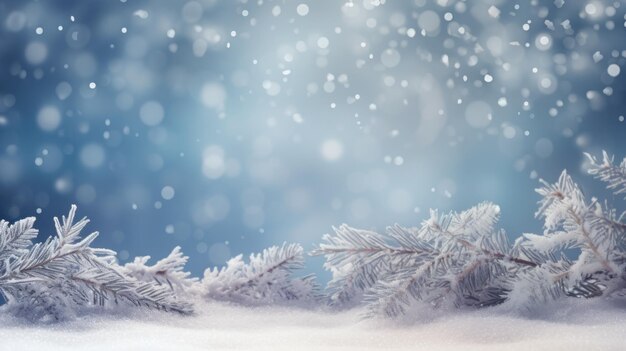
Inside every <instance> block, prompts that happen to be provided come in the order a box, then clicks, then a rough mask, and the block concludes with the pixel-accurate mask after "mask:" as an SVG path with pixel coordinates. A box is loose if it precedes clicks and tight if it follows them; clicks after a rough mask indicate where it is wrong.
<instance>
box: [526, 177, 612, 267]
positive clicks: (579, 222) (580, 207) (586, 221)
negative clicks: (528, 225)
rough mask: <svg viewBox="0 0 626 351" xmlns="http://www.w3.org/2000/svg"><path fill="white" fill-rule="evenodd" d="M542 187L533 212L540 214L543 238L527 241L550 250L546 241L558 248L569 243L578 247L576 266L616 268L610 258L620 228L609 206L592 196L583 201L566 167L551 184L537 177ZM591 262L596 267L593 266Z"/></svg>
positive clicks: (542, 249) (565, 247)
mask: <svg viewBox="0 0 626 351" xmlns="http://www.w3.org/2000/svg"><path fill="white" fill-rule="evenodd" d="M541 183H542V184H543V185H544V186H543V187H541V188H539V189H537V190H536V191H537V193H539V194H540V195H542V196H543V199H542V200H541V201H540V202H539V203H540V209H539V211H538V212H537V213H536V216H537V217H539V218H544V221H545V223H544V227H545V233H544V238H545V239H544V238H541V237H538V238H532V239H534V241H533V240H531V243H532V244H533V245H534V246H535V248H537V249H538V250H541V251H547V250H550V247H546V244H547V243H549V245H552V246H559V248H560V249H561V250H563V249H567V248H570V247H573V248H578V249H581V255H580V257H579V259H578V260H577V262H576V263H575V264H574V265H575V266H576V267H575V268H578V267H577V266H581V268H582V266H584V267H586V269H587V270H592V272H583V273H593V271H595V270H598V269H602V270H605V271H607V272H617V271H619V268H618V266H617V265H616V264H615V263H614V262H613V259H612V257H611V256H612V255H614V254H615V253H616V251H615V245H616V243H617V242H619V241H621V240H623V236H624V230H623V228H620V227H619V226H615V225H612V224H611V223H615V224H617V222H615V221H614V220H613V218H611V213H612V212H613V211H612V210H609V211H608V215H607V212H606V211H605V210H604V209H603V208H602V206H601V205H600V204H599V203H598V202H597V201H595V200H593V201H592V202H591V203H587V201H586V200H585V198H584V196H583V194H582V191H581V190H580V188H579V187H578V185H576V183H574V181H573V180H572V178H571V177H570V176H569V175H568V174H567V172H566V171H563V172H562V173H561V176H560V177H559V180H558V181H557V182H556V183H555V184H549V183H547V182H546V181H544V180H541ZM592 263H593V264H592ZM595 266H599V267H597V268H598V269H596V267H595Z"/></svg>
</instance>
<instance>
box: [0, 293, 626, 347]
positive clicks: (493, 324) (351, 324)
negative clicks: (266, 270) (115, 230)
mask: <svg viewBox="0 0 626 351" xmlns="http://www.w3.org/2000/svg"><path fill="white" fill-rule="evenodd" d="M572 300H573V299H572ZM572 300H570V301H567V303H560V304H557V305H556V306H553V307H550V308H549V309H541V311H542V312H541V313H539V314H538V313H537V312H535V313H533V314H532V315H533V317H530V316H522V315H513V314H510V313H506V312H503V311H502V310H498V309H486V310H481V311H466V312H463V311H461V312H459V311H456V312H454V313H448V314H446V315H441V314H435V313H433V312H424V314H420V317H419V318H417V319H418V320H417V321H415V320H414V321H413V322H407V321H396V322H390V321H373V320H366V321H364V320H361V319H360V317H359V315H358V312H357V311H348V312H340V313H330V312H324V311H306V310H297V309H288V308H267V307H266V308H252V309H251V308H244V307H236V306H228V305H219V304H211V305H206V306H202V307H200V308H199V311H198V313H197V314H196V315H195V316H191V317H183V316H174V315H169V314H164V313H158V312H141V313H138V314H135V315H133V316H128V315H126V316H124V317H121V316H116V315H111V314H109V315H106V316H93V315H92V316H85V317H81V318H79V319H78V320H75V321H72V322H67V323H59V324H53V325H39V326H33V325H32V324H29V323H27V322H24V321H23V320H16V319H14V318H12V317H9V316H0V340H2V341H1V342H0V350H70V349H72V350H73V349H76V350H459V349H463V350H524V351H529V350H533V351H534V350H599V349H602V350H625V349H626V338H624V331H626V306H624V305H617V304H614V303H607V302H605V301H600V302H589V301H577V300H573V301H572Z"/></svg>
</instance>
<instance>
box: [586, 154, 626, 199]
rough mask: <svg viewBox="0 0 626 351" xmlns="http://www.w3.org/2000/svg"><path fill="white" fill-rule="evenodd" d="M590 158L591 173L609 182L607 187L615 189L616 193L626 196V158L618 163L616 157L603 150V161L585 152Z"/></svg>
mask: <svg viewBox="0 0 626 351" xmlns="http://www.w3.org/2000/svg"><path fill="white" fill-rule="evenodd" d="M585 155H586V156H587V158H588V159H589V163H590V165H589V170H588V171H589V174H592V175H594V176H595V177H596V178H598V179H600V180H601V181H603V182H605V183H607V188H609V189H611V190H613V192H614V194H615V195H625V196H626V158H624V159H623V160H622V162H621V163H620V164H619V165H617V164H615V163H614V157H612V156H609V155H608V154H607V152H606V151H602V161H601V162H600V161H598V159H597V158H595V157H594V156H592V155H590V154H587V153H586V154H585Z"/></svg>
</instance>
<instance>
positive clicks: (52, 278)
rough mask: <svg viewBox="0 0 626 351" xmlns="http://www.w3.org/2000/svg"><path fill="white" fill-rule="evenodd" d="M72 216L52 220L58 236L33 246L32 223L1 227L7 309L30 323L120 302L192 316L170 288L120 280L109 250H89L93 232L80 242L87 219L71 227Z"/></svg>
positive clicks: (0, 277) (1, 283)
mask: <svg viewBox="0 0 626 351" xmlns="http://www.w3.org/2000/svg"><path fill="white" fill-rule="evenodd" d="M75 213H76V206H72V207H71V209H70V212H69V215H68V216H67V217H63V218H62V222H59V220H58V218H56V217H55V218H54V223H55V228H56V232H57V236H56V237H49V238H47V239H46V240H45V241H44V242H40V243H37V244H33V243H32V240H33V239H34V238H35V237H36V235H37V230H36V229H34V228H33V224H34V222H35V219H34V218H32V217H31V218H26V219H23V220H21V221H18V222H16V223H15V224H13V225H12V226H9V225H8V224H7V223H6V222H4V221H2V222H1V223H0V262H1V263H0V293H1V294H2V295H3V297H4V298H5V300H6V301H7V308H8V309H10V310H12V311H14V312H15V313H17V314H20V315H23V316H25V317H27V318H30V319H34V320H55V319H61V318H64V317H66V316H68V315H72V314H74V313H75V312H76V311H77V309H78V308H79V307H87V306H94V305H96V306H104V305H107V304H111V303H113V304H117V303H120V302H123V303H127V304H130V305H135V306H147V307H151V308H155V309H159V310H165V311H175V312H180V313H190V312H191V311H192V309H191V305H190V304H188V303H186V302H184V301H181V300H179V299H177V298H176V296H175V295H174V294H173V293H172V292H171V290H170V289H169V288H166V287H162V286H159V285H157V284H154V283H144V282H140V281H138V280H136V279H134V278H132V277H130V276H127V275H125V274H124V272H123V271H122V270H121V269H120V267H119V266H118V265H117V264H116V263H115V252H114V251H111V250H107V249H97V248H92V247H91V246H90V245H91V243H92V242H93V241H94V239H95V238H96V237H97V236H98V233H97V232H93V233H91V234H89V235H88V236H86V237H85V238H81V237H80V233H81V231H82V229H83V228H84V227H85V226H86V225H87V223H89V220H87V219H86V218H83V219H81V220H79V221H78V222H76V223H74V216H75Z"/></svg>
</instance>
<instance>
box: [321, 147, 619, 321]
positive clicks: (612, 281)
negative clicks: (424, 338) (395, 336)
mask: <svg viewBox="0 0 626 351" xmlns="http://www.w3.org/2000/svg"><path fill="white" fill-rule="evenodd" d="M590 158H591V157H590ZM591 159H592V170H591V171H590V173H592V174H595V175H596V177H597V178H599V179H600V180H603V181H605V182H607V183H608V188H609V189H612V190H614V191H615V193H616V194H622V193H624V192H626V190H625V189H626V181H625V179H626V176H625V175H626V161H624V162H622V164H621V165H620V166H615V165H613V159H612V158H609V157H608V156H607V154H606V153H604V161H603V163H602V164H598V162H596V161H595V159H593V158H591ZM541 184H542V187H540V188H538V189H536V191H537V193H538V194H539V195H541V196H542V199H541V200H540V201H539V210H538V211H537V213H536V216H537V217H538V218H542V219H543V220H544V228H545V231H544V233H543V234H542V235H535V234H523V235H522V236H521V237H519V238H518V239H517V240H516V241H515V243H514V244H513V245H509V243H508V241H507V237H506V235H505V233H504V232H503V231H502V230H498V229H497V228H496V227H495V226H496V223H497V220H498V217H499V213H500V209H499V207H498V206H496V205H494V204H491V203H482V204H479V205H477V206H475V207H472V208H471V209H469V210H467V211H463V212H461V213H454V212H452V213H449V214H446V215H440V214H439V212H437V211H433V210H431V213H430V218H429V219H427V220H425V221H424V222H423V223H422V225H421V226H420V227H419V228H404V227H401V226H399V225H395V226H392V227H390V228H387V231H386V232H385V233H384V234H378V233H376V232H372V231H367V230H360V229H354V228H351V227H349V226H347V225H342V226H340V227H339V228H334V231H335V233H334V235H329V234H326V235H325V236H324V237H323V241H324V242H323V243H322V244H320V245H319V246H318V247H317V248H316V249H315V250H314V251H313V252H312V254H313V255H324V256H325V257H326V263H325V265H324V267H325V268H326V269H327V270H329V271H331V272H332V274H333V278H332V280H331V281H330V283H329V284H328V287H327V291H328V293H329V301H330V303H331V304H332V305H335V304H345V303H347V302H349V301H351V302H352V303H353V304H354V303H364V304H365V305H366V306H367V315H368V316H379V315H383V316H388V317H396V316H399V315H401V314H404V313H405V312H406V311H407V310H408V308H409V307H410V306H411V305H412V304H413V302H414V301H421V302H423V303H427V304H429V305H431V306H433V307H439V306H442V305H445V304H452V305H454V306H456V307H463V306H473V307H483V306H492V305H497V304H500V303H505V302H506V303H507V304H508V305H509V306H510V307H513V308H516V309H518V308H522V309H527V308H533V307H535V306H537V305H540V304H542V303H546V302H548V301H550V300H553V299H557V298H560V297H562V296H571V297H585V298H590V297H597V296H607V297H626V223H624V221H623V218H624V215H623V214H622V215H621V216H617V210H616V209H614V208H611V207H610V206H608V205H607V204H606V203H604V204H603V203H600V202H599V201H598V200H596V199H595V198H592V199H589V200H588V199H586V198H585V196H584V194H583V192H582V191H581V190H580V188H579V187H578V185H577V184H576V183H575V182H574V181H573V180H572V178H571V177H570V176H569V175H568V174H567V172H566V171H563V173H562V174H561V176H560V177H559V179H558V181H557V182H556V183H554V184H551V183H548V182H546V181H544V180H541ZM572 250H574V252H576V251H577V252H578V254H577V257H574V259H573V257H572V256H573V255H572V253H571V252H572Z"/></svg>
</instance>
